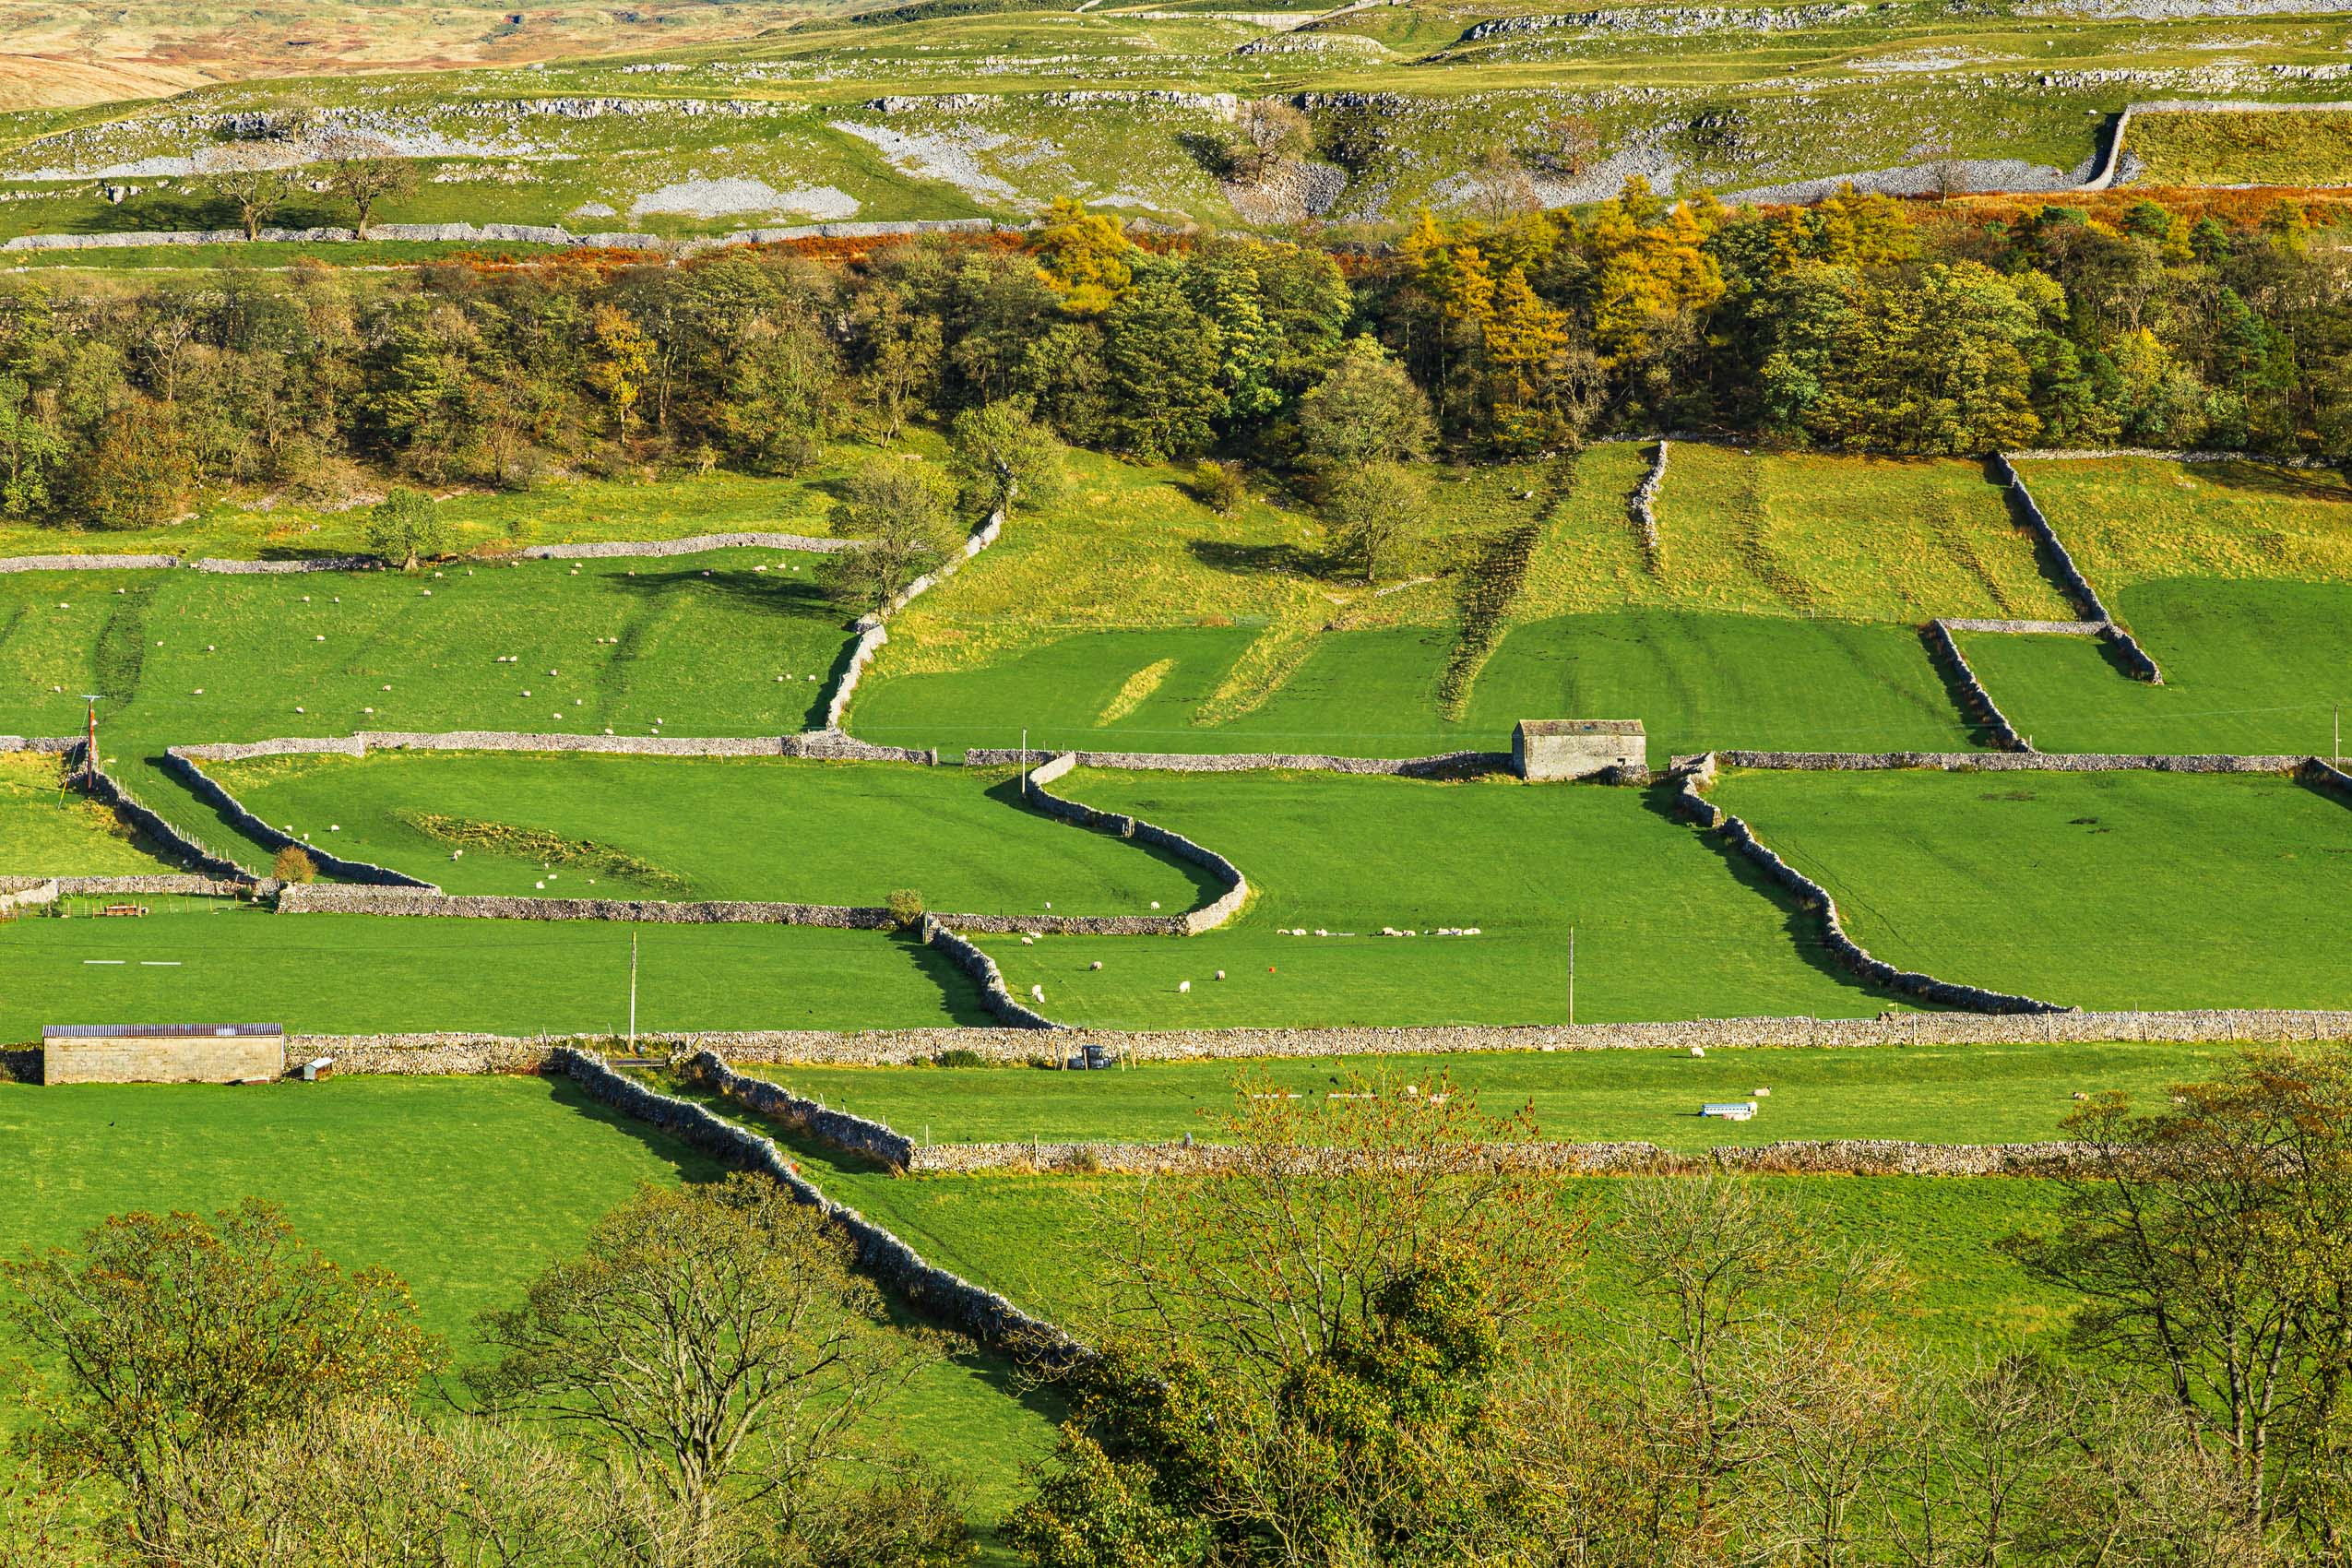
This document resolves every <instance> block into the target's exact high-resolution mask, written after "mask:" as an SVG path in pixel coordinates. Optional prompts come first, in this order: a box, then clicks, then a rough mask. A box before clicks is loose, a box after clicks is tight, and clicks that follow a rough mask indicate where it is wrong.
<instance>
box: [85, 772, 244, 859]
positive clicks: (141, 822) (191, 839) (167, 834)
mask: <svg viewBox="0 0 2352 1568" xmlns="http://www.w3.org/2000/svg"><path fill="white" fill-rule="evenodd" d="M86 747H87V742H75V745H74V749H73V752H72V753H71V754H70V755H71V756H72V759H73V760H72V766H80V764H81V761H82V758H83V755H84V753H85V751H86ZM89 774H90V794H91V795H92V796H93V797H94V798H96V799H98V800H101V801H103V802H106V804H108V805H110V806H112V807H113V808H114V814H115V815H117V816H119V817H121V818H122V819H123V820H124V821H125V822H127V823H129V824H130V825H131V826H133V827H134V828H136V829H137V830H138V831H139V832H140V833H143V834H145V835H146V836H147V837H148V840H149V841H150V842H152V843H155V844H157V845H160V846H161V847H162V848H163V849H165V850H167V851H168V852H169V853H170V854H171V855H172V857H173V858H174V859H177V860H179V861H183V862H184V863H185V864H186V865H188V866H189V867H190V868H191V869H193V870H196V871H198V872H201V873H204V874H206V875H207V876H213V877H221V878H226V879H229V880H232V881H237V882H251V881H254V880H255V876H254V873H252V872H250V871H247V870H246V869H245V868H244V866H241V865H239V864H238V863H237V862H236V861H232V860H231V859H230V858H229V857H228V856H226V855H220V854H216V853H214V852H213V851H212V850H211V849H208V847H207V846H206V845H205V844H204V842H203V841H202V840H201V839H199V838H197V837H196V836H195V835H194V834H191V833H188V832H186V831H185V830H184V829H183V828H181V827H180V826H178V825H177V824H175V823H172V822H170V821H168V820H166V819H165V818H164V817H163V815H162V814H160V813H159V812H157V811H156V810H155V809H154V808H153V807H151V806H149V805H148V804H147V803H146V802H143V801H141V800H140V799H139V798H138V797H137V796H136V795H134V794H132V793H131V792H130V791H129V790H126V789H125V788H123V786H122V784H121V783H120V782H119V781H118V780H117V779H116V778H114V776H113V774H110V773H108V772H107V771H106V769H105V768H103V767H92V768H90V769H89Z"/></svg>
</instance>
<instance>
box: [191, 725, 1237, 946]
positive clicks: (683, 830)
mask: <svg viewBox="0 0 2352 1568" xmlns="http://www.w3.org/2000/svg"><path fill="white" fill-rule="evenodd" d="M208 771H210V772H211V773H212V774H213V776H214V777H215V778H219V779H220V781H221V782H222V783H223V784H224V785H226V786H227V787H228V788H229V789H230V790H232V792H234V793H235V794H236V795H237V796H238V797H239V798H240V799H242V800H243V801H244V802H245V803H246V804H247V805H249V806H251V807H252V808H253V809H254V810H255V811H256V812H258V813H259V814H261V815H262V816H263V817H265V818H266V819H267V820H268V821H270V822H276V823H291V824H294V825H296V826H297V830H298V831H300V832H304V833H308V834H309V835H310V836H311V837H312V838H313V839H314V840H315V842H317V843H320V844H327V845H331V846H332V847H333V848H334V849H335V850H336V851H337V852H338V853H339V854H345V855H350V856H354V857H356V858H358V859H362V860H368V861H375V862H377V863H379V864H385V865H391V866H396V867H398V868H399V869H401V870H404V871H408V872H410V873H413V874H415V875H418V876H422V877H424V878H426V879H428V880H431V881H434V882H437V883H439V884H440V885H442V886H444V887H445V888H447V889H448V890H449V891H451V892H453V893H509V894H529V893H532V892H535V891H543V892H545V893H547V894H550V895H554V896H561V895H564V894H570V895H574V896H585V897H667V898H752V899H774V900H780V901H789V902H801V903H816V904H879V903H881V902H882V901H883V900H884V899H885V897H887V896H888V895H889V893H890V892H891V890H892V889H894V888H899V887H912V888H915V889H917V890H918V891H920V892H921V893H922V895H923V896H924V897H925V899H926V901H927V902H928V903H929V905H930V907H931V908H932V909H953V910H965V911H976V912H982V913H988V912H998V911H1002V912H1005V913H1031V912H1035V911H1037V910H1038V909H1039V907H1040V905H1041V904H1044V903H1051V905H1052V906H1053V909H1054V911H1055V912H1056V913H1059V914H1137V913H1144V912H1146V911H1147V910H1148V909H1149V908H1150V906H1151V905H1152V904H1153V903H1154V902H1158V903H1161V904H1163V905H1164V906H1165V907H1166V909H1170V910H1174V909H1186V908H1189V907H1191V906H1192V905H1194V904H1195V903H1198V902H1202V901H1205V900H1206V898H1209V897H1215V896H1216V890H1214V889H1209V888H1208V887H1207V886H1206V883H1205V881H1204V879H1203V874H1202V873H1200V872H1199V871H1198V868H1194V867H1190V866H1187V865H1185V864H1183V863H1182V862H1178V861H1170V860H1169V859H1167V858H1165V857H1163V856H1162V855H1160V854H1159V853H1158V852H1156V851H1154V850H1152V849H1148V848H1146V847H1145V846H1142V845H1139V844H1134V843H1130V842H1128V841H1126V840H1123V839H1120V838H1116V837H1111V836H1109V835H1107V834H1101V833H1095V832H1091V831H1088V830H1087V829H1084V828H1080V827H1075V826H1071V825H1069V824H1065V823H1062V822H1058V821H1056V820H1054V819H1053V818H1051V817H1048V816H1045V815H1043V814H1040V813H1036V812H1029V811H1024V810H1022V809H1021V808H1020V805H1019V782H1018V778H1017V776H1016V775H1015V774H1013V773H1010V772H1006V773H1001V774H999V773H973V772H968V771H966V770H965V769H962V768H928V767H915V766H903V765H898V764H890V763H826V762H797V761H793V762H786V761H772V760H752V759H742V760H736V759H720V758H708V757H693V758H688V757H614V756H588V755H577V754H551V755H514V754H484V753H461V752H442V753H410V754H399V753H378V754H374V755H371V756H368V757H365V758H361V759H354V758H350V757H271V758H259V759H255V760H253V761H250V762H242V763H229V764H220V765H216V766H213V767H211V768H209V769H208ZM436 816H437V817H448V818H457V819H460V820H462V821H465V822H467V823H469V824H481V825H484V826H504V827H511V828H521V829H526V830H529V832H530V833H532V834H540V835H543V834H553V835H558V836H560V837H563V838H565V839H569V840H575V841H578V840H585V841H587V842H588V843H589V844H592V845H594V846H596V847H597V848H598V849H602V850H605V851H609V852H611V853H610V854H607V855H605V856H603V857H599V856H598V855H596V854H595V853H593V852H588V853H583V854H580V855H579V856H578V857H577V858H576V860H575V861H572V862H569V863H563V864H551V863H550V862H548V861H543V860H542V859H541V857H540V855H539V854H534V853H521V852H516V851H517V850H518V849H528V848H529V845H530V844H531V843H532V842H534V841H535V840H534V839H532V838H529V837H524V836H523V835H509V836H508V837H509V838H510V840H512V847H511V848H507V849H503V850H502V848H501V846H500V844H499V843H498V842H496V841H495V840H492V841H489V842H484V841H481V838H482V837H487V836H486V835H485V836H478V837H474V838H472V839H469V840H468V843H469V847H467V848H466V849H465V853H464V855H463V856H462V857H461V858H458V859H454V860H453V859H452V858H451V849H450V846H451V844H452V843H456V842H459V840H457V838H456V837H453V836H452V835H451V833H450V832H449V830H448V828H447V826H446V825H445V824H435V823H434V822H432V821H431V820H430V819H431V818H432V817H436ZM329 824H339V825H340V826H341V829H342V831H341V832H339V833H333V834H330V833H329V832H328V831H327V828H328V825H329ZM436 829H437V830H436ZM612 854H619V855H625V856H627V857H629V858H630V859H632V860H634V861H636V862H638V863H639V864H640V865H641V866H644V867H646V868H649V871H650V873H653V874H647V873H638V874H636V875H632V874H630V873H627V872H626V871H618V872H616V871H614V870H612V869H611V868H612V864H613V861H612ZM600 863H601V864H602V865H603V866H604V867H606V868H607V869H605V870H604V871H603V872H602V873H600V869H599V868H600ZM543 866H546V867H548V869H542V867H543Z"/></svg>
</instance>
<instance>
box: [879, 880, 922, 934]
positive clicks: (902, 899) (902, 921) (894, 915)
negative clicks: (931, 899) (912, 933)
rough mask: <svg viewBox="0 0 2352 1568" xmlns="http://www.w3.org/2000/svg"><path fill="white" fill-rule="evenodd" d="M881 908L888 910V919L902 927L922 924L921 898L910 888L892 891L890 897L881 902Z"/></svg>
mask: <svg viewBox="0 0 2352 1568" xmlns="http://www.w3.org/2000/svg"><path fill="white" fill-rule="evenodd" d="M882 907H883V908H884V909H887V910H889V911H890V918H891V919H892V920H894V921H897V922H898V924H899V925H900V926H902V927H904V926H911V925H919V924H921V922H922V918H923V896H922V895H921V893H920V892H918V891H917V890H916V889H914V888H912V887H900V888H897V889H895V890H893V891H892V893H891V895H890V897H887V898H885V899H884V900H883V901H882Z"/></svg>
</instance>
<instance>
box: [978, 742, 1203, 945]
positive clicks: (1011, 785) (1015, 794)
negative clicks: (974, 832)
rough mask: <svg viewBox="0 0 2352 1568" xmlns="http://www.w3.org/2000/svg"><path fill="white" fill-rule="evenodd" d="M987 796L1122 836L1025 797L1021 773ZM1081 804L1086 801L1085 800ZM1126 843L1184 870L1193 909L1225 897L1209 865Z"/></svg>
mask: <svg viewBox="0 0 2352 1568" xmlns="http://www.w3.org/2000/svg"><path fill="white" fill-rule="evenodd" d="M988 798H989V799H990V800H992V801H994V802H997V803H998V804H1000V805H1006V806H1010V807H1012V808H1013V809H1014V810H1016V811H1021V812H1027V813H1028V814H1031V815H1033V816H1039V817H1043V818H1045V820H1047V821H1048V822H1051V823H1054V824H1057V825H1058V826H1063V827H1075V828H1077V829H1078V831H1079V832H1082V833H1093V834H1098V835H1099V836H1100V837H1105V838H1116V837H1119V836H1118V835H1117V834H1115V833H1112V832H1111V831H1110V830H1109V829H1108V828H1102V827H1082V826H1079V825H1078V824H1076V823H1074V822H1071V821H1069V820H1068V819H1067V818H1064V817H1058V816H1054V815H1051V814H1049V813H1048V812H1046V811H1045V810H1044V809H1043V808H1042V807H1040V806H1038V805H1036V804H1035V803H1033V802H1029V801H1028V800H1026V799H1024V798H1023V796H1022V793H1021V776H1020V775H1019V774H1017V773H1016V774H1015V775H1013V777H1011V778H1003V779H999V780H998V781H997V782H996V783H994V784H992V785H990V786H989V789H988ZM1063 799H1064V800H1075V799H1076V797H1075V796H1070V795H1064V796H1063ZM1080 803H1081V804H1083V803H1084V802H1080ZM1123 842H1125V843H1126V844H1127V845H1128V846H1129V847H1130V848H1132V849H1134V850H1135V851H1136V852H1137V853H1139V854H1144V855H1148V856H1150V857H1151V858H1152V859H1153V860H1156V861H1158V862H1159V863H1160V864H1161V865H1164V866H1168V867H1170V868H1172V869H1173V870H1175V871H1177V872H1179V873H1182V875H1183V877H1184V879H1185V880H1186V881H1187V882H1189V883H1191V884H1192V885H1193V897H1194V904H1193V908H1194V909H1197V908H1199V907H1200V906H1201V905H1203V904H1210V903H1214V902H1216V901H1217V900H1218V898H1221V897H1224V896H1225V885H1224V884H1223V883H1221V882H1219V881H1218V879H1217V878H1216V876H1215V875H1214V874H1213V873H1210V871H1209V869H1208V868H1207V867H1206V866H1205V865H1202V864H1200V863H1199V862H1197V861H1188V860H1185V859H1184V858H1183V857H1182V856H1181V855H1178V854H1175V853H1173V852H1172V851H1170V850H1168V849H1161V848H1160V847H1159V846H1158V845H1156V844H1148V843H1146V842H1145V841H1144V840H1142V839H1140V838H1130V839H1125V840H1123ZM1209 848H1211V849H1214V848H1215V846H1214V845H1211V846H1209ZM1120 912H1122V913H1127V914H1135V913H1147V912H1148V911H1138V910H1132V909H1131V910H1123V911H1120Z"/></svg>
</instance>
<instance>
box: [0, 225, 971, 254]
mask: <svg viewBox="0 0 2352 1568" xmlns="http://www.w3.org/2000/svg"><path fill="white" fill-rule="evenodd" d="M995 227H996V224H995V220H992V219H988V218H925V219H917V220H913V221H911V222H897V223H888V222H842V223H795V224H787V225H783V226H781V227H774V228H765V229H738V230H736V231H735V232H732V233H730V234H725V235H720V236H718V237H715V238H707V239H696V240H687V241H678V240H672V239H668V238H665V237H664V236H662V235H659V234H638V233H625V232H606V233H592V234H576V233H574V232H571V231H570V230H568V229H562V228H558V227H556V226H554V225H552V224H542V223H374V224H371V225H369V227H368V232H367V238H368V239H369V240H371V241H382V240H398V241H404V242H409V243H412V244H476V243H481V244H524V245H562V246H565V247H586V248H588V249H594V250H664V251H671V250H674V251H676V252H677V253H678V254H680V255H694V254H699V253H701V252H703V251H707V250H713V249H717V248H719V247H722V246H726V245H746V244H790V243H791V242H793V241H797V240H820V239H822V240H835V239H851V240H859V239H893V238H898V237H902V236H909V237H910V236H913V235H917V234H969V233H987V232H990V231H992V230H993V229H994V228H995ZM359 237H360V236H359V234H358V233H357V232H354V231H352V230H350V229H343V228H337V227H334V226H332V225H329V226H327V227H323V228H313V229H264V230H262V231H261V239H262V242H263V243H264V244H349V243H350V242H351V241H354V240H357V239H358V238H359ZM244 243H245V232H244V230H242V229H154V230H139V231H134V232H127V233H113V234H18V235H16V236H14V237H12V238H10V239H8V240H6V242H0V251H80V250H120V249H123V248H125V246H135V245H136V246H145V245H233V244H244Z"/></svg>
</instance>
